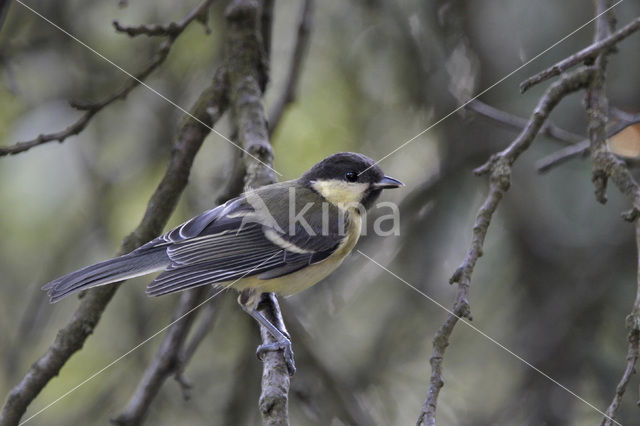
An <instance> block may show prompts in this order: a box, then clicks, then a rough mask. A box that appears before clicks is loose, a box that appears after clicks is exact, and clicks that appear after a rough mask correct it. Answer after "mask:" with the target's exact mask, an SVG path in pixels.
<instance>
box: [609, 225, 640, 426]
mask: <svg viewBox="0 0 640 426" xmlns="http://www.w3.org/2000/svg"><path fill="white" fill-rule="evenodd" d="M635 227H636V249H637V252H638V261H637V263H638V265H637V268H638V269H637V277H636V281H637V287H636V299H635V301H634V302H633V307H632V308H631V313H630V314H629V315H628V316H627V320H626V323H627V330H628V331H629V335H628V340H629V348H628V350H627V365H626V366H625V369H624V373H622V377H621V378H620V382H618V386H616V393H615V395H614V396H613V400H612V401H611V404H609V407H608V408H607V411H606V414H607V417H604V418H603V419H602V422H601V423H600V425H601V426H611V425H612V424H613V419H615V417H616V413H617V411H618V408H619V407H620V404H621V403H622V397H623V396H624V392H625V390H626V389H627V385H628V384H629V380H631V376H632V375H633V374H635V373H636V363H637V362H638V358H639V357H640V220H637V218H636V221H635Z"/></svg>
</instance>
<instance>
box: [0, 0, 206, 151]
mask: <svg viewBox="0 0 640 426" xmlns="http://www.w3.org/2000/svg"><path fill="white" fill-rule="evenodd" d="M212 1H213V0H205V1H203V2H202V3H201V4H200V5H199V6H198V7H196V8H195V9H193V10H192V11H191V12H190V13H189V14H188V15H187V16H185V18H183V19H182V20H181V21H180V22H179V23H178V24H174V25H175V26H176V30H175V32H174V33H173V34H171V36H170V37H169V38H167V39H166V40H164V41H163V42H162V43H161V44H160V47H159V48H158V51H157V52H156V53H155V55H154V58H153V60H152V61H151V63H149V65H147V66H146V67H145V68H144V69H143V70H142V71H140V72H139V73H137V74H134V77H133V78H130V79H129V80H127V82H126V83H125V85H124V86H123V87H122V88H121V89H120V90H118V91H117V92H116V93H114V94H112V95H111V96H108V97H107V98H105V99H103V100H102V101H99V102H92V103H83V102H77V101H72V102H70V104H71V106H72V107H73V108H76V109H79V110H83V111H85V112H84V114H82V116H80V118H79V119H78V120H76V121H75V122H74V123H73V124H71V125H70V126H68V127H67V128H65V129H64V130H61V131H59V132H54V133H43V134H40V135H38V136H37V137H36V138H34V139H31V140H28V141H24V142H17V143H16V144H14V145H11V146H8V147H4V148H2V147H0V157H2V156H5V155H15V154H19V153H21V152H25V151H28V150H29V149H31V148H33V147H36V146H38V145H42V144H45V143H47V142H54V141H57V142H60V143H62V142H64V141H65V140H66V139H67V138H69V137H71V136H75V135H78V134H79V133H80V132H82V131H83V130H84V129H85V127H87V124H89V121H91V119H92V118H93V116H94V115H96V114H97V113H98V112H100V111H101V110H103V109H104V108H105V107H107V106H109V105H111V104H112V103H113V102H115V101H117V100H123V99H125V98H126V97H127V95H128V94H129V93H130V92H131V91H132V90H133V89H135V88H136V87H138V86H139V85H140V83H141V82H142V81H144V80H145V79H146V78H147V77H148V76H149V75H150V74H151V73H152V72H153V71H154V70H155V69H156V68H158V67H159V66H160V65H161V64H162V63H163V62H164V61H165V60H166V59H167V57H168V56H169V52H170V51H171V47H172V46H173V43H174V42H175V40H176V39H177V37H178V36H179V35H180V34H181V33H182V32H183V31H184V29H185V28H186V27H187V26H188V25H189V24H190V23H191V22H193V20H194V19H195V18H196V17H197V16H200V15H201V14H202V13H204V12H205V11H206V10H207V8H208V7H209V5H210V3H211V2H212ZM114 25H115V22H114Z"/></svg>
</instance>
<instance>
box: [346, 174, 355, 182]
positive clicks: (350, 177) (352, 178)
mask: <svg viewBox="0 0 640 426" xmlns="http://www.w3.org/2000/svg"><path fill="white" fill-rule="evenodd" d="M344 178H345V179H346V180H347V182H355V181H357V180H358V174H357V173H356V172H347V173H346V174H345V175H344Z"/></svg>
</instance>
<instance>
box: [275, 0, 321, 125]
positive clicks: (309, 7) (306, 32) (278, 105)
mask: <svg viewBox="0 0 640 426" xmlns="http://www.w3.org/2000/svg"><path fill="white" fill-rule="evenodd" d="M314 6H315V5H314V0H305V1H304V4H303V5H302V9H301V10H300V18H299V20H298V33H297V35H296V42H295V46H294V48H293V52H292V53H291V59H290V61H289V69H288V71H287V75H286V77H285V80H284V81H285V87H284V90H283V91H282V93H281V94H280V96H279V97H278V99H277V100H276V101H275V103H274V104H273V107H272V108H271V114H269V136H272V135H273V133H274V132H275V130H276V128H277V127H278V124H279V123H280V119H281V118H282V114H283V113H284V110H285V109H286V108H287V106H288V105H289V104H291V103H292V102H294V101H295V97H296V90H297V87H298V81H299V80H300V75H301V69H302V64H303V62H304V59H305V57H306V55H307V51H308V50H309V40H310V39H311V37H310V35H311V26H312V23H313V9H314Z"/></svg>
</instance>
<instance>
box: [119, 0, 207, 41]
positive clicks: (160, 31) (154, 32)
mask: <svg viewBox="0 0 640 426" xmlns="http://www.w3.org/2000/svg"><path fill="white" fill-rule="evenodd" d="M211 3H213V0H203V1H202V2H201V3H200V4H199V5H198V6H196V7H195V8H193V9H192V10H191V11H190V12H189V13H187V15H185V17H184V18H182V19H181V20H180V21H178V22H170V23H168V24H149V25H138V26H135V27H134V26H124V25H121V24H120V22H118V21H113V27H114V28H115V29H116V31H118V32H121V33H126V34H127V35H129V37H136V36H139V35H141V34H144V35H146V36H148V37H153V36H170V37H176V36H178V35H179V34H180V33H181V32H183V31H184V30H185V28H187V26H188V25H189V24H190V23H191V22H192V21H194V20H195V19H198V20H200V21H201V22H202V23H203V25H204V26H205V31H206V32H207V34H210V33H211V29H210V28H209V27H208V26H207V13H208V11H209V6H211Z"/></svg>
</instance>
